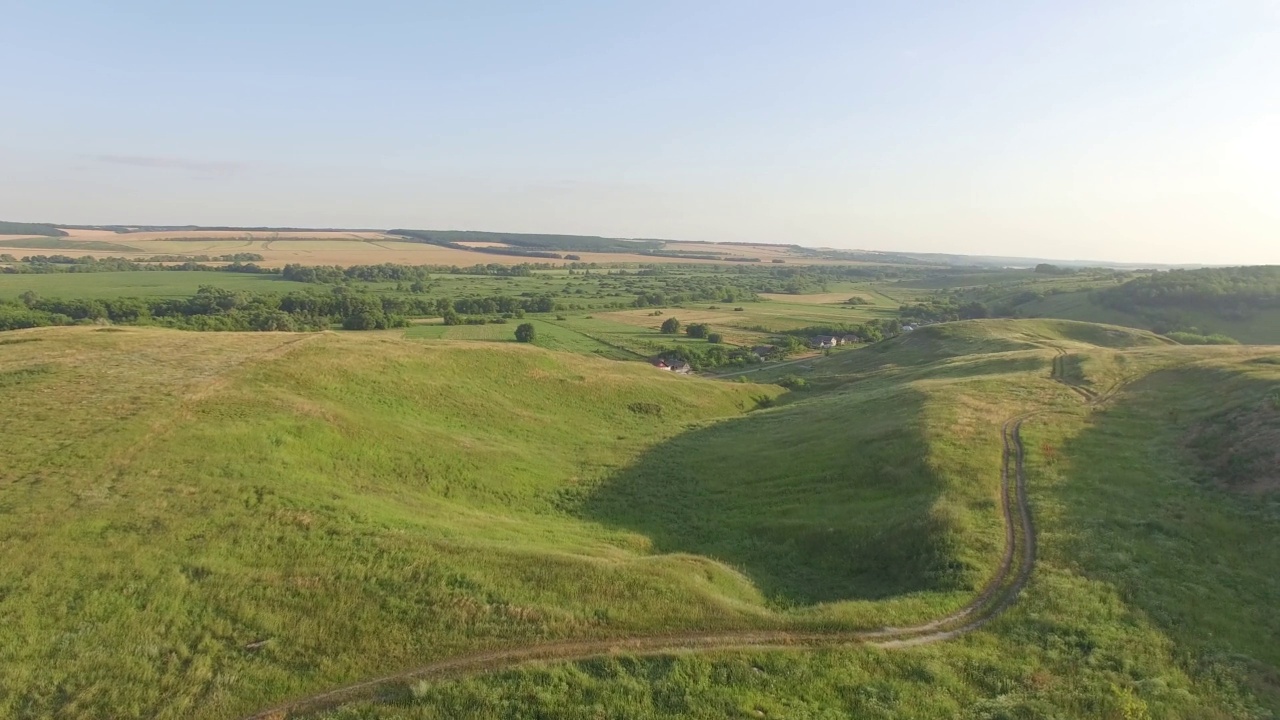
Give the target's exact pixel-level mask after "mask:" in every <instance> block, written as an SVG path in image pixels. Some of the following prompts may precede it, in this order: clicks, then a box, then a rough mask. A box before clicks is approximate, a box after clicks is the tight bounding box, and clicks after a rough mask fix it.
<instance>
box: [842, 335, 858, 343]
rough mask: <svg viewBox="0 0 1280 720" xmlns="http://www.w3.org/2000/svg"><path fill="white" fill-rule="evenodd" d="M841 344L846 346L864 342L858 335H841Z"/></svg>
mask: <svg viewBox="0 0 1280 720" xmlns="http://www.w3.org/2000/svg"><path fill="white" fill-rule="evenodd" d="M840 342H841V343H843V344H845V345H852V344H853V343H860V342H862V338H860V337H858V336H857V335H841V336H840Z"/></svg>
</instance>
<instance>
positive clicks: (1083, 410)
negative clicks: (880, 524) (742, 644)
mask: <svg viewBox="0 0 1280 720" xmlns="http://www.w3.org/2000/svg"><path fill="white" fill-rule="evenodd" d="M944 327H946V329H945V330H942V329H941V328H940V329H939V330H936V331H935V333H936V335H935V336H934V337H930V336H929V334H924V335H919V336H915V337H914V338H912V339H911V340H907V339H903V340H902V341H899V342H897V343H895V344H893V345H888V344H887V346H888V347H889V349H888V350H886V351H885V352H884V355H885V356H887V357H889V358H891V359H892V360H893V361H892V362H880V361H875V362H867V361H866V360H863V361H862V362H865V363H866V364H863V365H856V364H854V359H853V358H854V357H855V356H856V355H855V354H849V355H843V356H833V357H831V358H827V359H818V360H815V361H813V362H812V365H811V367H812V369H811V370H808V371H803V370H801V372H802V374H805V375H808V376H809V377H810V378H811V379H815V380H816V381H817V383H816V384H817V385H825V386H829V387H836V388H839V390H836V391H834V393H833V396H835V397H848V396H851V395H854V394H858V393H864V392H865V393H876V392H879V391H882V390H883V389H884V388H887V387H890V386H892V385H893V384H895V383H909V384H910V385H911V386H913V387H915V388H917V389H930V390H934V391H935V392H934V393H933V396H934V397H933V398H931V399H929V400H926V401H925V403H924V407H926V408H928V407H930V406H932V405H933V403H934V402H935V401H936V400H935V399H934V398H937V397H938V395H937V393H936V391H937V389H938V388H946V387H950V388H952V389H954V390H957V391H958V392H959V393H960V395H959V396H958V397H960V398H963V399H964V401H965V402H969V403H975V402H981V400H982V399H983V398H990V399H999V400H1000V403H1001V404H1000V407H1003V408H1004V409H1005V411H1006V412H1007V411H1012V410H1014V409H1015V408H1017V407H1019V405H1020V404H1022V405H1021V406H1022V407H1025V406H1026V405H1027V404H1030V405H1033V406H1035V407H1038V408H1040V409H1041V414H1039V415H1037V416H1036V417H1035V418H1033V419H1032V420H1030V421H1028V423H1027V425H1026V428H1025V430H1024V435H1025V437H1026V445H1027V448H1028V451H1029V459H1028V471H1029V473H1030V476H1031V480H1032V482H1031V485H1030V493H1031V501H1032V503H1033V507H1034V509H1035V518H1036V524H1037V527H1038V528H1039V546H1040V553H1039V562H1038V563H1037V566H1036V570H1035V573H1034V575H1033V577H1032V581H1031V583H1030V585H1029V586H1028V587H1027V589H1026V591H1025V592H1024V594H1023V596H1022V598H1021V599H1020V600H1019V602H1018V604H1017V605H1015V606H1014V608H1013V609H1012V610H1011V611H1010V612H1009V613H1007V614H1006V615H1004V616H1003V617H1002V618H1001V619H1000V620H998V621H997V622H996V623H994V624H993V625H992V626H991V627H990V628H989V629H988V630H985V631H983V632H980V633H976V634H973V635H970V636H967V637H965V638H963V639H960V640H957V641H954V642H951V643H948V644H945V645H937V646H927V647H919V648H911V649H906V650H895V651H882V650H876V649H871V648H846V649H840V650H829V651H823V652H809V653H795V652H791V653H787V652H771V653H770V652H758V651H757V652H738V653H705V654H699V655H681V656H676V657H671V658H663V659H653V660H648V659H627V658H606V659H601V660H595V661H588V662H582V663H577V664H573V665H551V666H541V667H538V666H534V667H528V668H524V669H519V670H513V671H507V672H503V673H499V674H496V675H492V676H486V677H480V678H473V679H467V680H457V681H451V682H438V683H425V682H424V683H419V684H417V685H412V686H410V687H408V688H407V689H406V690H405V692H404V694H403V695H402V696H399V700H398V702H397V704H396V705H395V706H394V707H393V706H388V705H382V704H374V703H368V702H365V703H356V704H353V705H349V706H347V707H345V708H343V709H340V710H336V711H332V712H330V713H328V714H327V715H326V716H325V717H328V718H333V719H339V718H340V719H343V720H346V719H349V718H357V717H359V718H369V717H376V718H392V717H394V718H452V717H477V718H479V717H532V716H544V717H564V718H594V717H601V716H604V717H626V718H686V717H695V718H723V717H787V718H792V717H794V718H801V717H804V718H808V717H833V718H834V717H859V718H864V717H865V718H897V717H913V718H914V717H920V718H950V717H980V718H1097V717H1103V718H1223V719H1225V718H1271V717H1274V716H1275V714H1276V712H1277V711H1278V710H1280V673H1277V668H1280V654H1277V648H1280V617H1278V616H1277V615H1276V614H1275V613H1273V612H1271V608H1273V607H1276V606H1277V605H1278V604H1280V581H1277V577H1280V573H1277V570H1280V551H1278V550H1277V547H1278V546H1277V545H1276V544H1275V543H1274V542H1271V539H1274V538H1275V537H1276V535H1277V532H1280V490H1278V489H1277V485H1276V483H1275V481H1274V477H1273V476H1274V473H1272V475H1271V476H1269V477H1272V478H1273V479H1272V480H1269V481H1265V482H1262V483H1241V482H1239V478H1241V477H1246V476H1252V473H1249V472H1248V470H1247V469H1245V470H1241V468H1239V467H1236V468H1234V469H1235V471H1236V474H1235V475H1228V476H1225V477H1224V475H1223V472H1224V466H1223V464H1222V462H1221V459H1222V457H1223V455H1224V454H1230V456H1232V457H1244V458H1246V460H1247V461H1257V460H1258V459H1259V458H1261V459H1262V461H1263V462H1264V463H1265V461H1266V459H1267V458H1270V457H1273V453H1274V445H1273V444H1272V439H1273V438H1274V437H1275V434H1274V433H1275V428H1276V427H1277V426H1278V425H1280V399H1277V398H1280V348H1276V349H1245V348H1205V347H1196V348H1190V347H1176V346H1170V345H1168V344H1167V343H1165V342H1162V341H1161V339H1159V338H1156V337H1155V336H1151V335H1149V334H1146V333H1141V332H1127V331H1123V330H1119V331H1118V330H1117V329H1115V328H1092V327H1088V326H1081V325H1078V324H1075V323H1054V322H999V323H991V322H974V323H959V324H956V325H953V326H949V327H947V326H944ZM1118 334H1124V335H1126V336H1127V337H1126V338H1124V339H1121V338H1119V337H1118ZM1089 338H1095V339H1105V340H1106V341H1107V346H1105V347H1103V346H1098V345H1093V344H1090V343H1087V342H1085V340H1087V339H1089ZM996 341H1003V342H1000V343H998V342H996ZM939 345H948V346H949V347H947V348H946V350H948V351H957V350H960V349H962V348H965V347H967V348H969V349H971V350H974V351H975V352H972V353H970V354H964V355H959V354H956V355H952V354H949V352H939V350H938V346H939ZM860 354H865V355H866V357H868V358H870V357H872V355H873V353H870V352H866V351H863V352H862V353H860ZM1063 354H1065V357H1067V358H1069V359H1071V360H1072V361H1073V362H1072V363H1071V364H1070V367H1071V374H1072V375H1073V376H1074V379H1075V380H1076V381H1078V382H1079V383H1081V384H1082V385H1083V386H1084V387H1086V388H1096V389H1097V391H1098V392H1101V393H1102V394H1103V395H1104V396H1106V397H1108V398H1109V399H1107V400H1105V401H1104V403H1103V405H1102V406H1100V408H1099V409H1097V410H1096V411H1093V412H1090V410H1089V409H1088V407H1087V406H1086V405H1085V404H1084V403H1083V402H1082V401H1081V399H1080V398H1079V397H1077V396H1076V395H1074V394H1073V393H1072V392H1071V391H1070V390H1069V389H1068V388H1067V387H1066V386H1065V385H1064V384H1062V383H1055V382H1053V381H1052V380H1051V379H1049V377H1048V375H1049V374H1050V373H1051V372H1053V370H1052V368H1054V367H1056V366H1057V365H1056V363H1055V362H1054V358H1055V357H1058V356H1060V355H1063ZM929 356H935V357H936V359H934V360H932V361H929V360H928V357H929ZM922 360H923V361H924V362H922ZM789 370H790V371H792V372H795V371H796V368H795V367H794V366H792V367H791V368H789ZM926 392H927V390H926ZM846 393H848V395H846ZM807 402H810V401H799V402H797V403H796V405H797V406H798V407H803V406H804V405H805V404H806V403H807ZM868 409H870V408H868ZM881 411H882V412H891V411H889V410H887V409H883V408H882V409H881ZM766 417H767V415H766ZM880 417H881V416H880V415H877V414H874V413H871V414H868V415H860V416H859V420H858V421H859V422H860V423H866V424H869V425H877V424H878V421H879V418H880ZM1224 418H1226V419H1228V421H1229V423H1230V424H1228V425H1227V426H1224V425H1223V419H1224ZM966 419H967V420H968V422H966V421H965V420H966ZM976 419H977V418H974V417H972V416H969V415H968V413H962V414H961V415H959V416H958V417H957V416H953V417H951V418H949V420H950V425H949V426H947V425H937V426H935V427H938V428H943V427H945V428H946V429H945V430H942V431H941V432H940V433H938V434H932V435H927V436H926V437H925V438H922V443H923V445H922V446H923V447H928V448H933V447H935V446H936V445H937V444H940V443H945V442H946V440H947V438H948V437H949V436H962V435H963V433H964V432H965V430H966V429H967V428H968V427H970V425H971V423H972V421H973V420H976ZM1224 427H1226V428H1227V430H1228V431H1227V432H1222V430H1223V428H1224ZM1241 428H1247V430H1246V431H1244V432H1241V431H1240V430H1241ZM782 439H783V440H784V442H782V443H779V446H780V447H783V446H785V445H786V441H790V440H792V439H791V438H786V437H784V438H782ZM957 439H958V437H957ZM961 444H962V443H961ZM856 447H857V446H855V448H856ZM904 450H905V448H904ZM774 451H775V452H781V451H780V450H777V449H774ZM752 452H755V451H752ZM855 452H857V450H855ZM1269 453H1270V454H1269ZM904 456H906V457H909V455H908V454H907V453H904ZM930 462H931V463H932V462H935V461H933V460H931V461H930ZM1264 466H1265V464H1264V465H1258V466H1254V467H1264ZM1226 467H1227V468H1231V467H1232V464H1231V463H1227V465H1226ZM1270 467H1272V468H1274V466H1270ZM887 471H888V468H882V472H887ZM1232 477H1235V478H1237V480H1236V481H1232V480H1231V478H1232ZM848 507H854V508H860V507H861V506H859V505H851V506H848ZM869 507H871V508H874V510H871V511H870V512H868V513H867V514H874V513H875V512H883V511H884V508H883V507H880V506H876V505H874V504H872V505H870V506H869ZM854 514H857V515H861V514H862V513H860V512H857V511H855V513H854ZM723 525H728V526H729V528H730V532H732V530H731V528H732V524H731V523H722V526H723ZM898 590H899V591H901V590H903V588H901V587H899V588H898Z"/></svg>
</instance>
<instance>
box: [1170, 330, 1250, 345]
mask: <svg viewBox="0 0 1280 720" xmlns="http://www.w3.org/2000/svg"><path fill="white" fill-rule="evenodd" d="M1165 337H1167V338H1169V339H1170V340H1172V341H1174V342H1176V343H1178V344H1179V345H1239V344H1240V341H1239V340H1236V339H1235V338H1230V337H1227V336H1226V335H1200V334H1198V333H1193V332H1171V333H1167V334H1166V335H1165Z"/></svg>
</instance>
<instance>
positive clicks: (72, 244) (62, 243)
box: [0, 237, 138, 255]
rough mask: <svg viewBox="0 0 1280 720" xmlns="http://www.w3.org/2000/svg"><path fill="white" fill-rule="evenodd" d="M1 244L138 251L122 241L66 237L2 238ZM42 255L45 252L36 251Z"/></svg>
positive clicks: (30, 247)
mask: <svg viewBox="0 0 1280 720" xmlns="http://www.w3.org/2000/svg"><path fill="white" fill-rule="evenodd" d="M0 246H3V247H7V248H23V249H31V250H71V251H77V250H79V251H81V252H83V251H86V250H90V251H98V252H122V253H136V252H138V249H137V248H135V247H131V246H129V245H121V244H120V243H113V242H103V241H102V240H71V239H68V238H64V237H30V238H13V239H7V240H0ZM34 254H36V255H41V254H44V253H34Z"/></svg>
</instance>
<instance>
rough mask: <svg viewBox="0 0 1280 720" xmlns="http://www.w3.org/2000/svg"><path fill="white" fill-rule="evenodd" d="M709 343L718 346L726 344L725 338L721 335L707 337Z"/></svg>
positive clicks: (714, 334) (715, 334)
mask: <svg viewBox="0 0 1280 720" xmlns="http://www.w3.org/2000/svg"><path fill="white" fill-rule="evenodd" d="M707 342H709V343H716V344H717V345H718V344H720V343H722V342H724V336H723V335H721V334H720V333H710V334H708V335H707Z"/></svg>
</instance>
